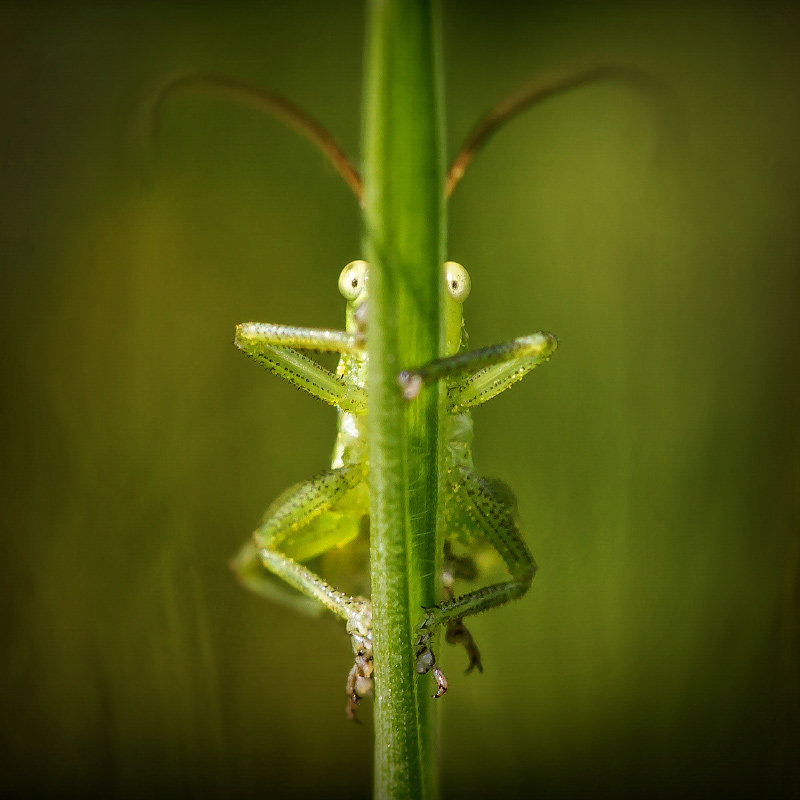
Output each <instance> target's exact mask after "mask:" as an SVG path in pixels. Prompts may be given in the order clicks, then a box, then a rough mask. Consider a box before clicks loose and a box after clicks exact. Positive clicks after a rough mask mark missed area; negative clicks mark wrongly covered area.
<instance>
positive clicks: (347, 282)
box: [339, 261, 369, 300]
mask: <svg viewBox="0 0 800 800" xmlns="http://www.w3.org/2000/svg"><path fill="white" fill-rule="evenodd" d="M368 268H369V264H367V262H366V261H351V262H350V263H349V264H348V265H347V266H346V267H345V268H344V269H343V270H342V274H341V275H340V276H339V291H340V292H341V293H342V297H344V299H345V300H355V299H356V297H358V296H359V295H360V294H361V291H362V290H363V288H364V284H365V283H366V281H367V269H368Z"/></svg>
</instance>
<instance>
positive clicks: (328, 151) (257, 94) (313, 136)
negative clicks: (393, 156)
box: [149, 74, 362, 202]
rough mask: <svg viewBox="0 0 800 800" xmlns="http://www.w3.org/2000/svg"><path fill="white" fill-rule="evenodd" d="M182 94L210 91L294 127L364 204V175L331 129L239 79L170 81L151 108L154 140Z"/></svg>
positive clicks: (203, 77)
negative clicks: (166, 111)
mask: <svg viewBox="0 0 800 800" xmlns="http://www.w3.org/2000/svg"><path fill="white" fill-rule="evenodd" d="M181 91H198V92H206V93H208V94H212V95H216V96H218V97H222V98H224V99H226V100H232V101H233V102H235V103H239V104H241V105H244V106H249V107H250V108H255V109H256V110H258V111H264V112H266V113H267V114H269V115H270V116H271V117H273V118H274V119H276V120H278V121H279V122H282V123H283V124H284V125H285V126H286V127H287V128H291V129H292V130H294V131H296V132H297V133H299V134H300V135H301V136H304V137H305V138H306V139H308V141H310V142H311V144H313V145H314V146H315V147H316V148H317V149H318V150H319V151H320V152H321V153H322V154H323V155H324V156H325V157H326V158H327V159H328V161H329V162H330V163H331V164H332V165H333V168H334V169H335V170H336V171H337V172H338V173H339V175H341V176H342V178H343V179H344V182H345V183H346V184H347V185H348V186H349V187H350V189H351V190H352V191H353V194H355V196H356V197H357V198H358V200H359V202H360V201H361V197H362V182H361V175H359V173H358V170H357V169H356V168H355V167H354V166H353V164H352V163H351V162H350V160H349V159H348V158H347V156H346V155H345V152H344V150H342V148H341V147H340V146H339V144H338V142H337V141H336V140H335V139H334V138H333V136H332V135H331V133H330V131H328V129H327V128H325V127H324V126H323V125H322V124H321V123H320V122H319V121H317V120H316V119H314V117H312V116H311V115H310V114H307V113H306V112H305V111H303V109H301V108H299V107H298V106H296V105H295V104H294V103H293V102H292V101H291V100H287V99H286V98H285V97H283V96H282V95H279V94H277V93H276V92H271V91H269V90H268V89H262V88H260V87H258V86H253V85H252V84H249V83H246V82H244V81H240V80H237V79H236V78H228V77H226V76H224V75H213V74H194V75H181V76H178V77H176V78H173V79H172V80H170V81H169V82H168V83H167V84H166V85H164V86H163V87H162V88H161V89H160V90H159V91H158V93H157V95H156V97H155V99H154V100H153V103H152V106H151V112H150V131H149V133H150V139H151V141H152V139H154V138H156V134H157V130H158V126H159V123H160V121H161V116H162V114H163V108H164V103H165V102H166V100H167V99H168V98H169V97H171V96H172V95H174V94H176V93H177V92H181Z"/></svg>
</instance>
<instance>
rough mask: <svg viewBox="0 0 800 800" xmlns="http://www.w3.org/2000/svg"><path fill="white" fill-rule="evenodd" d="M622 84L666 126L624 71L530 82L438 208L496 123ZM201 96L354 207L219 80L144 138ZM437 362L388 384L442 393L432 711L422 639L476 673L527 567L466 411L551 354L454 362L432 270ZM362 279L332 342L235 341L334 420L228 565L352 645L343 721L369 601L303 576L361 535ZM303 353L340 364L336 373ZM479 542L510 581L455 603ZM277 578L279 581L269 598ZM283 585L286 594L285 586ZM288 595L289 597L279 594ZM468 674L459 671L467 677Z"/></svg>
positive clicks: (300, 338)
mask: <svg viewBox="0 0 800 800" xmlns="http://www.w3.org/2000/svg"><path fill="white" fill-rule="evenodd" d="M603 80H620V81H622V82H625V83H628V84H629V85H631V86H632V87H633V88H637V89H640V90H644V92H645V93H646V94H647V95H648V96H649V98H651V99H653V98H654V99H656V100H657V101H658V104H659V109H657V110H660V111H661V112H662V113H663V119H664V120H665V121H669V120H672V121H673V122H674V121H675V120H678V121H680V119H681V109H680V104H679V103H677V102H676V101H675V98H674V96H673V95H672V92H671V90H669V87H666V86H664V85H663V84H661V83H660V82H659V81H658V80H656V79H654V78H653V77H652V76H651V75H649V74H648V73H645V72H643V71H641V70H638V69H636V68H631V67H623V66H615V65H597V66H590V67H586V68H579V69H577V70H567V71H555V72H553V73H550V74H548V75H544V76H541V77H540V78H537V79H535V80H534V81H532V82H531V83H529V84H528V85H526V86H524V87H522V89H520V90H519V91H518V92H516V93H514V94H513V95H510V96H509V97H508V98H506V99H504V100H503V101H501V102H500V103H498V104H497V105H496V106H495V107H494V108H493V109H491V110H490V111H489V112H488V113H487V114H486V115H485V116H484V117H482V118H481V119H480V120H479V121H478V123H477V125H476V126H475V128H474V129H473V130H472V132H471V133H470V134H469V136H468V137H467V139H466V141H465V142H464V144H463V145H462V147H461V148H460V150H459V152H458V153H457V155H456V157H455V159H454V160H453V162H452V163H451V166H450V169H449V171H448V173H447V177H446V181H445V186H444V193H445V196H447V197H449V196H450V195H451V194H452V192H453V190H454V188H455V186H456V185H457V184H458V183H459V181H460V180H461V178H462V177H463V175H464V172H465V170H466V169H467V167H468V166H469V164H470V163H471V161H472V159H473V158H474V156H475V155H476V153H477V152H478V151H479V150H480V149H481V148H482V147H483V146H484V145H485V144H486V143H487V141H488V140H489V139H490V138H491V137H492V136H494V134H495V133H496V132H497V131H498V130H499V129H500V128H501V127H502V126H503V125H504V124H505V123H506V122H508V120H510V119H511V118H513V117H514V116H516V115H517V114H519V113H520V112H522V111H524V110H525V109H527V108H530V107H531V106H533V105H535V104H537V103H539V102H542V101H543V100H546V99H547V98H549V97H553V96H554V95H557V94H559V93H561V92H564V91H568V90H571V89H573V88H577V87H579V86H582V85H585V84H587V83H590V82H593V81H603ZM187 89H188V90H200V91H207V92H210V93H212V94H216V95H219V96H222V97H225V98H227V99H230V100H234V101H235V102H238V103H242V104H244V105H248V106H251V107H253V108H256V109H258V110H261V111H265V112H266V113H268V114H270V115H271V116H273V117H274V118H276V119H277V120H279V121H281V122H283V123H284V124H286V125H287V126H288V127H290V128H293V129H295V130H296V131H297V132H299V133H300V134H301V135H303V136H305V137H306V138H307V139H308V140H309V141H310V142H311V143H312V144H314V146H316V147H317V148H318V149H319V150H320V151H321V152H322V153H323V154H324V155H325V157H326V158H327V159H328V161H329V162H330V164H331V165H332V166H333V167H334V169H335V170H336V171H337V172H338V173H339V175H340V176H341V177H342V179H343V180H344V181H345V183H346V184H347V185H348V186H349V187H350V189H351V190H352V191H353V192H354V194H355V195H356V196H357V197H358V198H359V199H362V195H363V187H362V182H361V176H360V175H359V173H358V170H357V169H356V168H355V167H354V166H353V164H352V163H351V162H350V161H349V160H348V158H347V156H346V155H345V154H344V152H343V151H342V149H341V148H340V147H339V145H338V144H337V143H336V141H335V140H334V139H333V137H332V136H331V134H330V133H329V132H328V131H327V130H326V129H325V128H324V127H323V126H322V125H321V124H320V123H319V122H318V121H317V120H315V119H314V118H313V117H311V116H310V115H309V114H307V113H306V112H305V111H303V110H302V109H300V108H298V107H297V106H296V105H295V104H294V103H293V102H292V101H290V100H288V99H286V98H285V97H282V96H281V95H279V94H276V93H274V92H271V91H269V90H266V89H261V88H259V87H255V86H251V85H249V84H246V83H243V82H242V81H238V80H235V79H232V78H227V77H224V76H219V75H188V76H179V77H178V78H175V79H172V80H171V81H169V82H168V83H167V84H166V85H165V87H164V88H163V89H162V90H161V92H159V93H158V94H157V95H156V97H155V102H154V104H153V107H152V109H151V112H150V117H151V122H152V127H153V130H152V131H151V136H152V135H154V132H155V127H156V124H157V122H158V119H159V117H160V112H161V107H162V105H163V103H164V101H165V100H166V98H167V97H168V96H169V95H170V94H172V93H173V92H175V91H180V90H187ZM442 280H443V282H444V285H445V292H444V295H443V296H444V314H445V318H444V325H445V329H446V352H445V353H444V355H443V357H442V358H440V359H437V360H436V361H434V362H432V363H430V364H427V365H424V366H421V367H419V368H414V369H407V370H404V371H403V372H402V373H400V374H399V375H398V391H401V392H402V393H403V396H404V397H405V398H406V399H407V400H408V401H413V399H414V398H415V397H416V396H417V394H418V393H419V392H420V391H421V389H422V387H423V386H424V385H426V384H430V383H433V382H436V381H444V382H445V384H446V402H445V405H444V412H443V417H442V419H441V420H440V429H441V431H442V435H443V437H444V442H445V448H444V459H445V464H444V467H445V469H444V472H443V475H444V482H445V483H444V486H443V487H442V489H443V492H442V500H443V504H444V514H443V519H444V526H445V530H444V532H443V533H444V542H445V552H444V559H443V574H442V576H441V577H442V581H441V583H442V592H443V596H444V600H443V602H442V603H440V604H439V605H437V606H436V607H434V608H430V609H426V610H425V616H424V618H423V619H422V621H421V623H420V625H419V627H418V629H417V632H416V639H415V643H414V644H415V648H416V649H415V654H416V668H417V671H418V672H419V673H420V674H424V673H427V672H429V671H433V675H434V677H435V679H436V683H437V691H436V694H435V695H434V696H435V697H440V696H441V695H442V694H444V692H445V691H447V681H446V680H445V677H444V675H443V674H442V672H441V670H440V669H439V667H438V666H437V665H436V659H435V656H434V654H433V652H432V650H431V646H430V643H431V639H432V637H433V634H434V633H435V632H436V630H437V629H438V628H440V627H441V626H444V628H445V631H446V639H447V640H448V641H450V642H451V643H459V644H462V645H463V646H464V647H465V649H466V651H467V654H468V657H469V669H473V668H475V667H477V668H478V669H479V670H480V669H481V661H480V655H479V653H478V649H477V647H476V646H475V643H474V641H473V639H472V636H471V635H470V633H469V631H468V630H467V628H466V626H465V625H464V623H463V619H464V618H465V617H468V616H470V615H472V614H476V613H478V612H480V611H485V610H487V609H489V608H492V607H494V606H498V605H501V604H503V603H506V602H508V601H509V600H512V599H515V598H518V597H520V596H521V595H523V594H524V593H525V592H526V591H527V589H528V587H529V586H530V584H531V581H532V579H533V575H534V572H535V570H536V565H535V563H534V561H533V557H532V556H531V554H530V552H529V550H528V548H527V545H526V544H525V541H524V540H523V538H522V536H521V534H520V531H519V528H518V526H517V520H516V509H515V501H514V496H513V494H512V492H511V490H510V489H509V488H508V487H507V486H506V485H505V484H504V483H502V482H500V481H496V480H490V479H487V478H482V477H480V476H478V474H477V473H476V472H475V470H474V467H473V463H472V447H471V442H472V419H471V416H470V411H469V409H470V408H472V407H473V406H477V405H480V404H481V403H484V402H486V401H487V400H489V399H491V398H492V397H494V396H496V395H497V394H499V393H500V392H502V391H504V390H505V389H507V388H508V387H509V386H511V385H512V384H513V383H515V382H516V381H518V380H520V379H521V378H523V377H524V376H525V375H526V374H527V373H528V372H529V371H530V370H531V369H533V368H534V367H536V366H538V365H539V364H541V363H543V362H544V361H546V360H547V359H548V358H549V357H550V356H551V355H552V353H553V351H554V350H555V348H556V339H555V337H553V336H552V335H551V334H547V333H536V334H533V335H531V336H526V337H522V338H519V339H514V340H512V341H510V342H507V343H505V344H499V345H494V346H491V347H486V348H483V349H480V350H474V351H469V350H467V349H466V334H465V333H464V326H463V316H462V304H463V302H464V300H465V299H466V298H467V295H468V294H469V290H470V278H469V275H468V273H467V271H466V270H465V269H464V268H463V267H462V266H461V265H459V264H457V263H455V262H452V261H449V262H447V263H445V264H444V265H443V270H442ZM368 283H369V266H368V265H367V264H366V262H364V261H353V262H351V263H350V264H348V265H347V266H346V267H345V268H344V269H343V270H342V273H341V275H340V278H339V290H340V291H341V293H342V295H343V296H344V298H345V300H346V301H347V307H346V324H345V330H344V331H333V330H320V329H312V328H297V327H288V326H283V325H272V324H262V323H245V324H242V325H239V326H238V327H237V329H236V339H235V343H236V345H237V346H238V347H239V348H240V349H241V350H243V351H244V352H245V353H246V354H247V355H249V356H251V357H252V358H254V359H255V360H256V361H258V362H260V363H261V364H263V365H264V366H266V367H267V368H268V369H270V370H271V371H272V372H274V373H276V374H278V375H280V376H281V377H283V378H285V379H286V380H288V381H289V382H290V383H292V384H294V385H295V386H297V387H299V388H301V389H304V390H305V391H307V392H309V393H310V394H312V395H313V396H315V397H318V398H319V399H321V400H324V401H325V402H327V403H330V404H331V405H333V406H336V407H337V408H338V434H337V438H336V445H335V448H334V453H333V459H332V462H331V467H330V469H328V470H326V471H325V472H322V473H320V474H319V475H317V476H316V477H314V478H311V479H310V480H308V481H306V482H304V483H300V484H297V485H295V486H293V487H290V488H289V489H287V490H286V491H285V492H284V493H283V494H282V495H280V497H278V498H277V499H276V500H275V501H274V502H273V503H272V505H271V506H270V507H269V508H268V509H267V512H266V514H265V516H264V519H263V521H262V523H261V525H260V526H259V527H258V528H257V529H256V531H255V533H254V534H253V537H252V540H251V541H249V542H248V543H247V544H246V545H245V546H244V547H243V549H242V550H241V551H240V553H239V554H238V556H237V557H236V558H235V560H234V562H233V567H234V569H235V571H236V572H237V574H238V575H239V577H240V579H241V580H242V582H243V583H244V584H245V585H246V586H248V587H249V588H251V589H253V590H254V591H256V592H258V593H260V594H262V595H265V596H267V597H269V598H271V599H283V600H284V601H288V602H290V603H291V605H293V606H295V607H297V608H300V609H302V610H305V611H311V612H315V611H317V610H320V609H322V608H327V609H328V610H330V611H332V612H333V613H334V614H336V615H338V616H339V617H341V618H342V619H344V620H345V622H346V630H347V633H348V634H349V635H350V636H351V638H352V645H353V652H354V656H355V663H354V665H353V668H352V669H351V670H350V674H349V676H348V680H347V695H348V705H347V710H348V714H349V716H351V717H353V716H354V715H355V710H356V707H357V706H358V703H359V701H360V700H361V699H362V698H363V697H365V696H367V695H368V694H370V692H371V691H372V635H371V619H372V608H371V605H370V601H369V600H368V599H367V598H365V597H361V596H351V595H349V594H347V593H345V592H343V591H340V590H339V589H337V588H334V587H333V586H332V585H331V584H329V583H328V582H327V581H325V580H324V579H323V578H322V577H320V576H319V575H317V574H315V573H314V572H312V571H311V569H310V568H309V567H308V566H307V563H306V562H308V561H310V560H312V559H314V558H316V557H317V556H321V555H322V554H325V553H329V552H331V551H334V550H336V549H337V548H339V547H341V546H342V545H345V544H347V543H349V542H351V541H353V540H354V539H356V537H357V536H358V535H359V532H360V531H361V530H362V527H363V526H362V522H363V521H364V520H368V515H369V492H368V481H369V468H368V464H367V442H366V412H367V406H368V388H369V387H368V385H367V371H368V370H367V352H366V347H365V339H366V335H367V330H366V305H365V304H366V301H367V296H368ZM301 351H311V352H333V353H338V354H339V355H340V360H339V366H338V368H337V370H336V372H335V373H333V372H331V371H329V370H327V369H325V368H323V367H322V366H321V365H320V364H318V363H317V362H316V361H314V360H313V359H311V358H309V357H308V356H306V355H304V353H303V352H301ZM476 536H478V537H480V536H482V537H483V538H484V539H485V540H486V541H487V542H488V543H489V544H490V545H491V546H492V547H493V548H494V549H495V550H496V551H497V553H499V555H500V557H501V558H502V560H503V561H504V562H505V565H506V567H507V569H508V571H509V573H510V580H508V581H506V582H504V583H497V584H493V585H490V586H486V587H484V588H482V589H479V590H477V591H473V592H468V593H466V594H463V595H461V596H456V593H455V587H454V583H455V581H456V580H457V579H462V578H463V579H470V578H473V577H475V574H476V572H477V566H476V563H475V560H474V559H473V557H472V556H471V555H470V554H469V552H470V551H468V554H467V555H463V554H459V555H457V554H456V545H460V546H466V547H468V548H471V547H472V545H473V540H474V539H475V538H476ZM276 578H279V579H281V580H282V581H284V582H285V584H281V583H280V582H279V581H277V580H276ZM286 584H288V586H286ZM289 587H293V589H295V590H297V592H295V593H294V594H293V595H288V594H287V592H291V591H292V590H291V589H290V588H289ZM468 671H469V670H468Z"/></svg>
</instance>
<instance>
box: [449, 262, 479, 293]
mask: <svg viewBox="0 0 800 800" xmlns="http://www.w3.org/2000/svg"><path fill="white" fill-rule="evenodd" d="M444 277H445V280H446V281H447V293H448V294H449V295H450V297H452V298H453V300H455V301H456V302H457V303H463V302H464V301H465V300H466V299H467V298H468V297H469V290H470V289H471V288H472V281H470V279H469V273H468V272H467V271H466V270H465V269H464V267H462V266H461V264H457V263H456V262H455V261H447V262H446V263H445V265H444Z"/></svg>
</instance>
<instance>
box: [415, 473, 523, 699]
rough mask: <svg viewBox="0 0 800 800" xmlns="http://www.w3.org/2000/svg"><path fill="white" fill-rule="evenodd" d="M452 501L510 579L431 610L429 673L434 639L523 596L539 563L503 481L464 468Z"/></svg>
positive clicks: (421, 665) (422, 640) (425, 636)
mask: <svg viewBox="0 0 800 800" xmlns="http://www.w3.org/2000/svg"><path fill="white" fill-rule="evenodd" d="M450 481H451V485H450V487H449V488H450V490H451V492H452V496H453V500H454V502H455V503H457V504H458V505H459V506H460V508H461V509H462V510H463V511H464V512H465V513H466V514H467V516H468V517H469V518H470V519H471V521H472V522H473V524H474V525H475V527H476V528H477V529H478V530H480V531H481V532H482V533H483V535H484V536H485V537H486V539H487V541H488V542H489V543H490V544H491V545H492V547H494V549H495V550H496V551H497V552H498V553H499V554H500V557H501V558H502V559H503V561H504V562H505V564H506V567H507V568H508V571H509V573H510V575H511V580H510V581H506V582H505V583H495V584H492V585H491V586H484V587H483V588H481V589H477V590H476V591H474V592H469V593H468V594H464V595H461V596H460V597H456V598H453V599H452V600H445V601H444V602H443V603H440V604H439V605H438V606H434V607H432V608H428V609H426V616H425V619H424V620H423V621H422V623H421V624H420V626H419V629H418V637H417V641H416V657H417V663H416V669H417V672H419V673H421V674H422V673H425V672H427V671H428V670H429V669H431V668H432V667H434V665H435V663H436V658H435V656H434V654H433V652H432V651H431V649H430V640H431V638H432V636H433V634H434V633H435V631H436V629H437V628H438V627H439V626H440V625H443V624H449V623H450V622H451V621H452V620H461V619H463V618H464V617H468V616H470V615H472V614H478V613H480V612H481V611H486V610H488V609H490V608H494V607H495V606H499V605H503V604H504V603H507V602H508V601H509V600H514V599H516V598H518V597H521V596H522V595H523V594H525V592H527V591H528V588H529V587H530V585H531V581H532V580H533V576H534V573H535V572H536V563H535V562H534V560H533V556H531V554H530V551H529V550H528V547H527V545H526V544H525V540H524V539H523V538H522V534H521V533H520V531H519V527H518V526H517V521H516V508H515V501H514V496H513V494H512V493H511V490H510V489H509V488H508V486H506V485H505V484H504V483H502V482H501V481H495V480H489V479H487V478H481V477H479V476H477V475H475V474H474V473H473V472H472V471H471V470H469V469H467V468H465V467H460V468H457V469H455V470H453V472H452V473H451V475H450ZM440 675H441V672H439V675H437V676H436V677H437V683H438V684H439V690H438V691H437V693H436V695H435V696H436V697H439V696H441V694H443V693H444V691H446V687H447V682H446V681H445V680H444V679H443V676H442V679H441V680H440V679H439V676H440Z"/></svg>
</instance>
